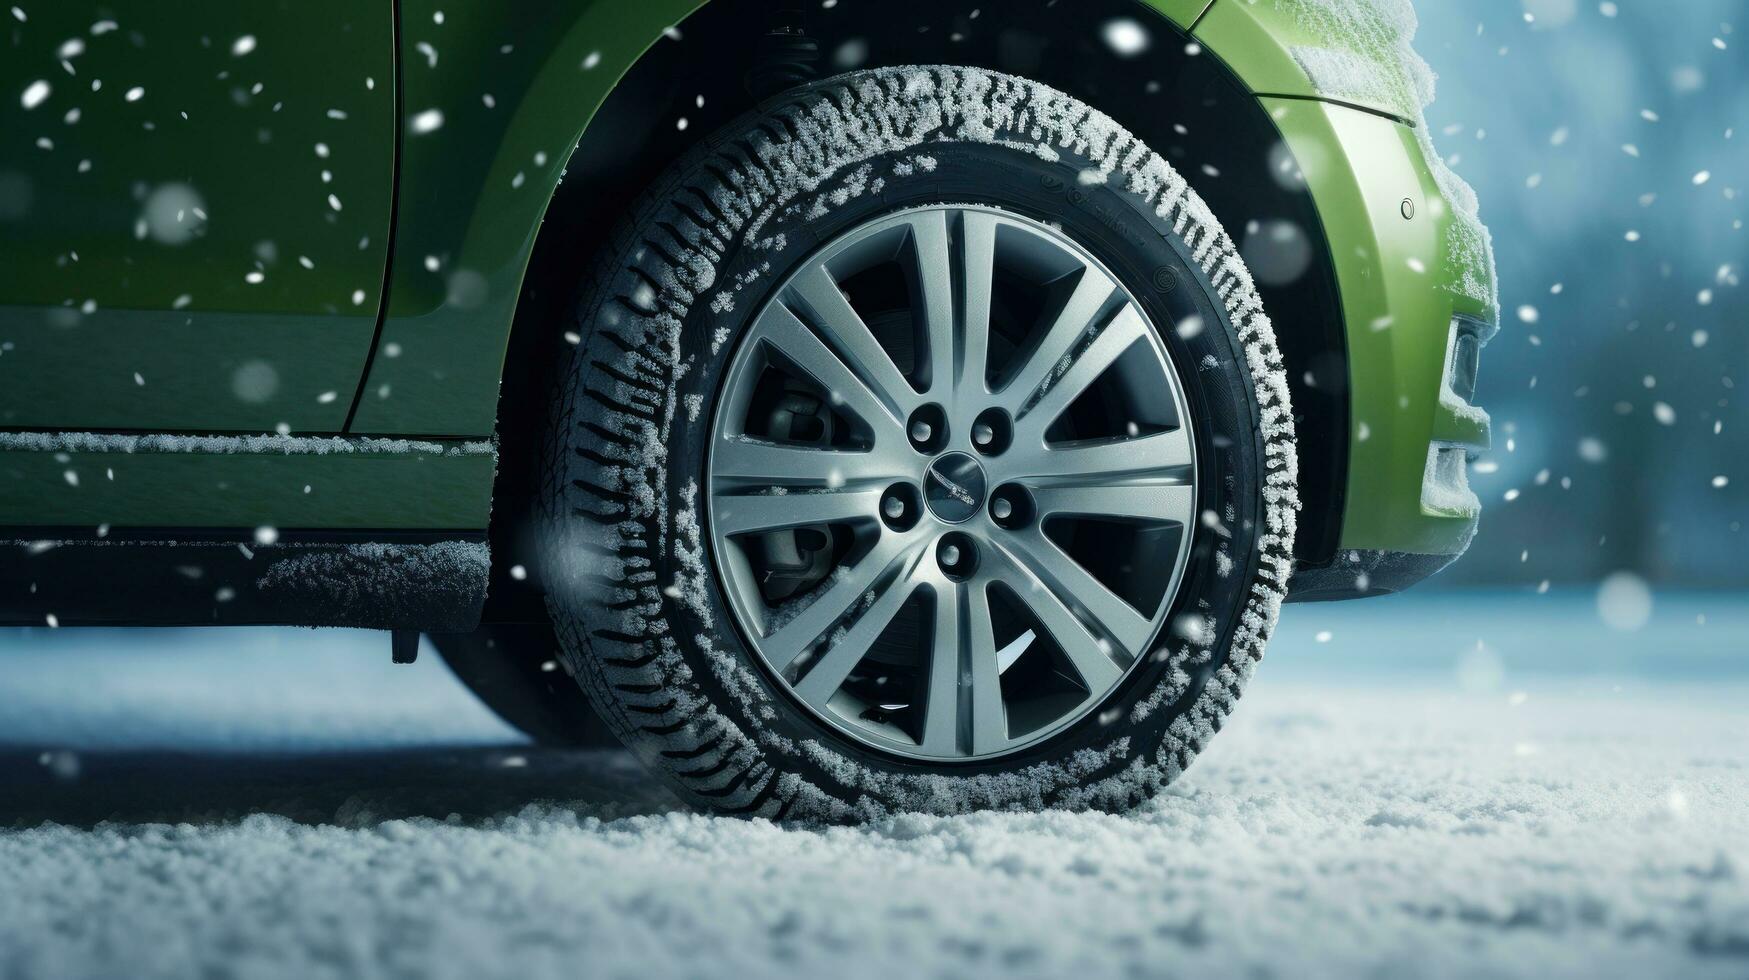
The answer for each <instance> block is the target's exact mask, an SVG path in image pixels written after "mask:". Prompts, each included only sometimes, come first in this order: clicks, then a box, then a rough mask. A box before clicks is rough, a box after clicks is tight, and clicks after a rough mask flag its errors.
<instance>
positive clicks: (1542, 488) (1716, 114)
mask: <svg viewBox="0 0 1749 980" xmlns="http://www.w3.org/2000/svg"><path fill="white" fill-rule="evenodd" d="M1416 8H1417V11H1418V12H1419V14H1420V18H1421V29H1420V33H1419V34H1418V36H1417V40H1416V47H1417V49H1418V50H1419V51H1420V52H1421V54H1422V55H1423V56H1424V57H1425V58H1426V59H1427V60H1428V62H1429V63H1431V64H1432V66H1433V69H1434V70H1435V71H1436V72H1437V73H1438V74H1439V76H1440V79H1439V87H1438V98H1437V100H1436V101H1435V102H1434V104H1433V106H1432V107H1431V109H1430V110H1429V112H1428V121H1429V125H1430V126H1431V127H1432V128H1433V131H1434V138H1435V141H1436V143H1437V145H1438V147H1439V149H1440V152H1441V153H1443V154H1444V155H1445V157H1446V159H1447V162H1448V163H1450V164H1451V166H1452V167H1453V169H1455V170H1456V171H1457V172H1458V173H1460V174H1462V175H1463V176H1464V177H1465V178H1467V179H1468V180H1469V181H1470V182H1471V183H1472V184H1474V185H1475V187H1476V191H1477V193H1478V195H1479V196H1480V198H1481V202H1482V217H1483V219H1484V220H1485V221H1487V223H1488V225H1489V226H1490V228H1491V229H1492V230H1493V233H1494V246H1495V250H1496V252H1497V258H1498V261H1499V265H1500V283H1501V303H1502V310H1503V312H1502V315H1503V318H1504V320H1505V325H1504V329H1502V330H1501V332H1500V334H1499V336H1498V337H1497V338H1496V339H1495V340H1494V342H1493V343H1492V344H1491V345H1489V348H1488V350H1487V352H1486V354H1485V356H1484V358H1483V362H1482V377H1481V385H1480V401H1481V402H1482V404H1483V405H1484V406H1485V407H1486V408H1487V409H1488V410H1489V411H1490V412H1491V413H1492V414H1493V416H1494V421H1495V449H1494V452H1493V454H1492V455H1490V456H1489V457H1487V458H1486V459H1485V460H1484V461H1483V463H1482V465H1481V467H1480V468H1479V471H1478V472H1474V473H1472V476H1471V484H1472V486H1473V487H1474V488H1475V490H1476V492H1477V493H1478V494H1479V495H1480V496H1481V498H1482V501H1483V505H1484V507H1485V510H1484V514H1483V519H1482V532H1481V534H1480V535H1479V536H1478V537H1477V539H1476V543H1475V545H1474V546H1473V548H1472V549H1471V551H1470V554H1469V555H1468V557H1466V558H1465V560H1464V561H1462V562H1460V563H1459V564H1457V565H1456V566H1454V567H1453V568H1452V569H1450V570H1449V571H1447V572H1446V573H1445V574H1443V575H1442V576H1440V577H1439V578H1438V579H1436V580H1435V581H1434V582H1433V583H1431V584H1430V587H1432V588H1454V587H1462V586H1474V585H1497V586H1513V587H1517V586H1523V587H1526V588H1531V589H1534V588H1536V587H1537V586H1538V585H1539V584H1540V583H1541V582H1543V581H1545V580H1547V581H1551V582H1552V583H1554V585H1556V586H1559V585H1560V584H1562V583H1569V584H1579V583H1589V582H1595V581H1598V580H1600V579H1603V578H1604V577H1606V576H1608V575H1610V574H1612V573H1615V572H1618V571H1624V570H1625V571H1629V572H1632V573H1634V574H1637V575H1639V576H1641V577H1643V578H1644V579H1646V580H1647V581H1648V582H1650V583H1651V584H1652V585H1654V586H1663V587H1682V588H1720V587H1727V588H1734V587H1741V586H1743V585H1744V584H1746V583H1749V561H1745V560H1744V556H1745V546H1746V544H1749V540H1746V538H1745V534H1744V531H1743V520H1744V514H1745V504H1746V503H1749V465H1746V464H1745V460H1744V456H1745V453H1744V449H1745V441H1744V436H1743V434H1744V431H1745V429H1746V427H1749V417H1746V414H1745V412H1744V409H1743V406H1742V401H1741V399H1740V398H1739V397H1738V396H1737V393H1736V391H1735V388H1736V386H1737V385H1738V384H1739V383H1749V377H1745V376H1744V372H1743V368H1744V362H1745V355H1746V353H1749V332H1746V330H1745V326H1746V320H1749V317H1746V316H1745V313H1746V310H1749V302H1746V300H1745V295H1744V292H1743V290H1742V288H1741V287H1740V286H1739V281H1740V280H1741V278H1742V276H1743V273H1744V267H1745V264H1746V261H1745V260H1746V257H1749V233H1746V232H1745V230H1744V227H1743V225H1744V218H1745V215H1746V212H1749V208H1746V207H1745V203H1746V202H1745V195H1746V194H1749V180H1746V178H1749V35H1746V34H1744V33H1743V32H1741V31H1740V30H1739V29H1740V28H1743V27H1746V26H1749V4H1746V3H1744V2H1742V0H1680V2H1658V3H1654V2H1646V0H1638V2H1636V0H1620V2H1603V3H1600V2H1598V0H1484V2H1479V3H1473V2H1459V0H1422V2H1419V3H1417V4H1416Z"/></svg>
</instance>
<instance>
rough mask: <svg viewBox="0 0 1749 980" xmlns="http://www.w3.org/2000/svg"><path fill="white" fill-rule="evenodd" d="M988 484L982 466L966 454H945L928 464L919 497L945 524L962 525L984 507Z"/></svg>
mask: <svg viewBox="0 0 1749 980" xmlns="http://www.w3.org/2000/svg"><path fill="white" fill-rule="evenodd" d="M987 489H988V484H987V483H986V481H985V479H984V467H982V466H980V465H979V464H978V461H977V460H975V459H973V458H972V457H971V456H970V455H968V454H966V453H948V454H946V455H944V456H941V457H939V458H937V459H936V460H935V462H933V463H930V464H929V470H928V471H927V472H926V473H925V474H924V479H923V499H924V500H926V501H928V502H929V512H930V513H932V514H934V515H935V516H936V518H937V519H939V520H941V521H943V522H945V523H948V524H964V523H965V522H966V521H968V520H970V519H971V518H972V515H974V514H976V513H977V512H978V510H979V509H980V508H982V507H983V506H984V497H985V495H986V492H987Z"/></svg>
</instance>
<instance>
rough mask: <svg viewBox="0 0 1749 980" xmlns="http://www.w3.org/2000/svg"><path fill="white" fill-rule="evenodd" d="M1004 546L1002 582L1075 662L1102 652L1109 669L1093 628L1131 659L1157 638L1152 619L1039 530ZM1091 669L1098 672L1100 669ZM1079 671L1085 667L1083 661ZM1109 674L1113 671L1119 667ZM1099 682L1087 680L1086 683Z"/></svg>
mask: <svg viewBox="0 0 1749 980" xmlns="http://www.w3.org/2000/svg"><path fill="white" fill-rule="evenodd" d="M1002 543H1003V545H1004V546H1007V548H1008V550H1009V554H1010V556H1011V560H1010V561H1009V562H1008V568H1007V569H1006V570H1005V572H1004V578H1003V580H1004V581H1005V582H1006V584H1007V585H1008V587H1009V588H1010V589H1013V590H1014V592H1015V593H1016V594H1017V595H1018V596H1019V598H1020V600H1021V601H1022V602H1024V603H1026V605H1027V608H1029V609H1031V610H1032V612H1033V614H1034V615H1036V616H1038V617H1039V621H1040V622H1041V623H1042V624H1043V625H1044V627H1045V629H1046V630H1048V631H1050V633H1051V635H1052V636H1054V637H1056V640H1057V643H1058V644H1059V645H1060V646H1062V647H1063V649H1064V651H1065V652H1067V653H1069V654H1070V656H1071V657H1077V656H1078V651H1086V650H1089V649H1092V650H1098V651H1100V653H1099V656H1098V657H1096V658H1093V660H1094V661H1102V662H1104V663H1106V664H1110V660H1111V658H1110V656H1109V654H1107V653H1105V652H1103V649H1102V648H1105V647H1107V643H1105V642H1102V640H1101V637H1100V636H1099V635H1098V634H1096V633H1094V632H1093V631H1092V630H1090V629H1089V628H1088V624H1089V623H1090V624H1092V625H1093V626H1094V627H1097V629H1098V631H1099V633H1103V634H1104V635H1105V636H1107V637H1109V638H1110V640H1109V642H1110V643H1115V644H1116V645H1117V647H1118V648H1119V649H1120V650H1121V651H1122V652H1123V653H1125V654H1127V655H1128V656H1129V657H1130V658H1132V659H1133V658H1134V657H1136V656H1137V655H1139V654H1140V653H1141V652H1142V648H1143V647H1144V646H1145V645H1147V642H1148V637H1149V635H1150V634H1151V633H1152V632H1153V622H1152V618H1151V617H1148V616H1144V615H1142V614H1141V613H1139V612H1137V611H1136V610H1135V608H1134V607H1132V606H1131V605H1130V604H1129V603H1128V602H1125V601H1124V600H1123V598H1122V597H1121V596H1119V595H1118V594H1117V593H1115V592H1113V591H1111V590H1110V589H1108V588H1106V587H1105V585H1104V584H1103V583H1101V582H1100V581H1099V580H1098V579H1096V578H1094V577H1093V575H1092V573H1090V572H1088V571H1087V570H1086V569H1085V568H1082V567H1081V565H1080V564H1079V563H1077V562H1076V561H1075V559H1073V558H1071V557H1069V555H1068V554H1066V553H1065V552H1064V551H1063V550H1062V549H1061V548H1058V547H1057V545H1056V544H1055V543H1054V542H1052V541H1051V540H1050V539H1049V538H1047V537H1045V536H1044V534H1043V533H1042V532H1040V531H1039V530H1038V529H1037V528H1032V529H1030V530H1027V531H1022V532H1020V533H1019V534H1016V535H1013V536H1012V537H1010V538H1008V539H1006V540H1004V541H1003V542H1002ZM1077 612H1078V613H1079V614H1078V615H1077ZM1093 665H1094V666H1095V667H1098V663H1094V664H1093ZM1076 666H1077V667H1080V666H1081V661H1080V660H1079V659H1077V660H1076ZM1098 669H1099V670H1100V671H1101V672H1103V670H1104V668H1103V667H1098ZM1111 669H1113V670H1115V669H1116V667H1115V665H1111ZM1095 680H1096V678H1089V679H1088V682H1089V683H1093V682H1095Z"/></svg>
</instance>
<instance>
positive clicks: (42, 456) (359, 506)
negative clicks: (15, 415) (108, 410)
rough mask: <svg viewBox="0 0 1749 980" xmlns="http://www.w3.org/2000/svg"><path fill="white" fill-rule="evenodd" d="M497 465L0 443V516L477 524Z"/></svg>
mask: <svg viewBox="0 0 1749 980" xmlns="http://www.w3.org/2000/svg"><path fill="white" fill-rule="evenodd" d="M493 465H494V459H493V457H492V455H491V454H489V453H471V454H461V453H456V452H444V451H441V450H440V451H437V452H405V453H331V454H327V455H307V454H285V453H226V454H215V453H208V454H202V453H115V452H88V453H77V452H76V453H56V452H20V451H13V452H0V526H9V527H16V526H38V527H51V526H65V527H87V528H94V527H96V526H98V525H100V524H109V525H112V526H115V527H129V526H135V527H170V528H252V527H259V526H262V525H270V526H273V527H278V528H285V529H292V528H297V529H321V528H329V529H347V528H358V529H379V530H380V529H396V528H404V529H410V530H411V529H420V530H478V529H481V528H484V527H485V526H486V523H487V520H488V519H489V517H490V515H491V493H492V491H491V488H492V472H493ZM306 488H308V489H306Z"/></svg>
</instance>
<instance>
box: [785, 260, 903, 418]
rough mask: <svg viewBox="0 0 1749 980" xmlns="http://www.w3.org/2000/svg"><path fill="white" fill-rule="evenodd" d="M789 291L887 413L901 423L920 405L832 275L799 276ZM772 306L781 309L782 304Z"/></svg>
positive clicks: (819, 268) (816, 270)
mask: <svg viewBox="0 0 1749 980" xmlns="http://www.w3.org/2000/svg"><path fill="white" fill-rule="evenodd" d="M790 289H791V291H793V292H794V293H795V295H796V297H797V298H798V299H799V300H800V301H801V305H803V306H804V307H806V308H807V311H808V312H809V313H811V314H812V319H811V320H810V322H811V323H812V324H813V325H814V326H815V327H817V328H818V329H819V330H820V332H821V333H822V334H823V335H825V336H826V337H828V338H830V340H831V342H832V346H833V347H835V348H836V349H837V351H838V352H839V354H841V355H842V357H843V360H844V363H845V364H846V365H847V366H848V367H849V368H850V369H851V370H852V371H854V372H855V374H856V376H857V378H858V379H859V381H861V382H865V383H866V384H867V387H868V388H869V389H870V390H871V391H873V392H874V393H875V397H877V398H878V399H879V400H880V401H881V403H882V404H884V405H886V406H887V409H888V412H889V413H890V414H891V415H892V416H893V417H894V418H898V419H903V418H905V417H906V416H907V415H909V414H910V412H911V410H912V409H913V408H915V407H916V405H917V401H918V398H917V392H916V391H915V390H914V389H912V387H911V383H910V382H909V381H906V380H905V376H904V375H903V374H901V373H900V372H899V366H898V365H897V364H894V363H893V358H892V357H891V356H890V355H889V354H888V353H887V352H886V349H885V348H883V347H881V345H880V341H878V340H876V339H875V335H874V334H873V333H872V332H871V331H870V330H869V329H868V324H866V323H864V322H863V320H862V316H861V314H859V313H857V312H856V308H855V307H853V306H851V305H850V300H849V298H848V297H846V296H845V295H844V291H843V290H842V289H839V288H838V282H837V280H835V279H833V278H832V274H831V272H830V271H828V270H827V268H826V267H825V266H824V265H816V266H814V267H813V268H812V269H810V270H808V271H806V272H804V273H802V274H801V275H799V276H797V277H796V279H795V280H794V281H793V282H791V283H790ZM772 306H773V308H778V307H781V304H777V303H773V304H772Z"/></svg>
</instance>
